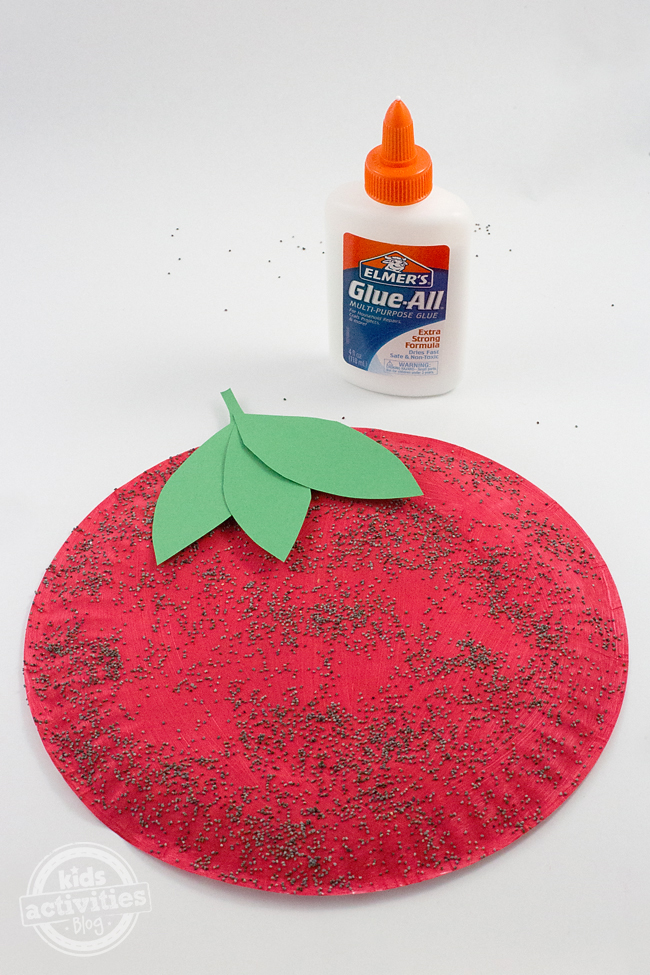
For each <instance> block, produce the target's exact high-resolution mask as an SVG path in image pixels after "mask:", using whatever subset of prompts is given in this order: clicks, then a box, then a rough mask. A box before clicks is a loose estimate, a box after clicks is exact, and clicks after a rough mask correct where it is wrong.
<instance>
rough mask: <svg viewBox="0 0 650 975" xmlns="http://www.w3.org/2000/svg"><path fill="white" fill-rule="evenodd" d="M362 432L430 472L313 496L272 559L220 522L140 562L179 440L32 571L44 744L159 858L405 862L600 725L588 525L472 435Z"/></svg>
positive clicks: (611, 705) (227, 863)
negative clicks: (396, 489) (443, 438)
mask: <svg viewBox="0 0 650 975" xmlns="http://www.w3.org/2000/svg"><path fill="white" fill-rule="evenodd" d="M365 432H369V433H370V435H371V436H374V437H375V438H376V439H378V440H379V441H380V442H381V443H383V444H384V445H385V446H387V447H389V448H390V449H391V450H394V451H395V452H396V453H397V454H398V455H399V456H400V457H401V458H402V459H403V460H404V462H405V463H406V464H407V465H408V466H409V467H410V469H411V470H412V472H413V474H414V475H415V477H416V478H417V479H418V481H419V483H420V485H421V486H422V488H423V490H424V496H423V497H419V498H413V499H406V500H399V501H381V502H368V501H354V500H348V499H342V498H335V497H330V496H328V495H323V494H315V495H314V500H313V504H312V507H311V509H310V511H309V513H308V515H307V519H306V521H305V524H304V526H303V529H302V531H301V533H300V536H299V539H298V542H297V544H296V546H295V548H294V550H293V552H292V553H291V555H290V556H289V558H288V560H287V562H286V563H284V564H283V563H281V562H279V561H277V560H276V559H274V558H273V557H272V556H269V555H267V554H266V553H265V552H263V551H262V550H261V549H259V548H258V547H257V546H256V545H255V544H254V543H253V542H251V541H250V539H248V538H247V537H246V536H245V535H244V534H243V532H242V531H241V529H240V528H239V527H237V526H236V525H235V524H234V523H232V522H228V523H226V524H225V525H223V526H221V527H219V528H217V529H215V530H214V531H213V532H211V533H210V534H209V535H208V536H206V537H205V538H203V539H202V540H201V541H200V542H198V543H197V544H195V545H192V546H190V547H189V548H188V549H187V550H185V551H184V552H182V553H180V554H179V555H177V556H175V557H174V558H173V559H170V560H169V561H168V562H167V563H165V564H163V565H162V566H156V564H155V560H154V556H153V550H152V546H151V540H150V532H151V519H152V517H153V509H154V505H155V502H156V498H157V496H158V493H159V491H160V488H161V486H162V484H163V482H164V480H165V479H166V478H167V477H168V476H169V475H170V473H171V472H172V471H173V470H174V469H175V468H176V467H177V466H178V464H179V463H180V462H181V461H182V460H184V458H185V456H186V455H185V454H184V455H181V456H179V457H176V458H174V459H172V460H170V461H165V462H164V463H162V464H160V465H159V466H157V467H155V468H153V469H152V470H150V471H147V472H146V473H144V474H142V475H141V476H140V477H137V478H135V480H133V481H131V482H130V483H129V484H127V485H125V486H124V487H123V488H120V489H119V490H117V491H116V492H115V493H114V494H112V495H111V496H110V497H109V498H107V500H106V501H104V502H103V503H102V504H100V505H99V507H98V508H96V509H95V510H94V511H93V512H92V513H91V514H90V515H89V516H88V517H87V518H86V519H85V520H84V521H83V522H82V523H81V525H79V527H78V528H76V529H75V530H74V531H73V532H72V534H71V536H70V538H69V539H68V541H67V542H66V543H65V545H64V546H63V548H62V549H61V551H60V552H59V553H58V555H57V556H56V558H55V560H54V562H53V563H52V565H51V566H50V567H49V569H48V570H47V572H46V574H45V577H44V579H43V582H42V583H41V586H40V589H39V591H38V593H37V595H36V598H35V600H34V605H33V608H32V612H31V616H30V620H29V626H28V631H27V641H26V665H25V666H26V669H25V673H26V679H27V690H28V697H29V704H30V707H31V709H32V712H33V715H34V720H35V721H36V723H37V725H38V729H39V732H40V734H41V737H42V739H43V742H44V744H45V747H46V748H47V750H48V752H49V753H50V756H51V758H52V760H53V761H54V763H55V764H56V766H57V767H58V768H59V770H60V771H61V773H62V774H63V775H64V776H65V778H66V780H67V781H68V783H69V784H70V786H71V787H72V788H73V789H75V791H76V792H77V794H78V795H79V797H80V798H81V800H82V801H83V802H84V803H85V804H86V806H88V808H89V809H91V810H92V812H93V813H94V814H95V815H96V816H97V817H98V818H99V819H100V820H101V821H102V822H104V823H105V824H106V825H107V826H109V827H110V828H111V829H112V830H114V831H115V832H116V833H118V834H119V835H120V836H122V837H124V838H125V839H126V840H128V841H129V842H131V843H133V844H135V845H136V846H138V847H139V848H140V849H142V850H145V851H147V852H148V853H151V854H153V855H154V856H156V857H159V858H160V859H162V860H165V861H166V862H168V863H172V864H175V865H177V866H179V867H182V868H183V869H186V870H191V871H195V872H197V873H201V874H205V875H206V876H208V877H213V878H217V879H219V880H223V881H227V882H231V883H237V884H240V885H244V886H250V887H258V888H261V889H265V890H273V891H286V892H289V893H301V894H342V893H355V892H366V891H373V890H382V889H386V888H390V887H396V886H400V885H403V884H410V883H415V882H417V881H420V880H423V879H426V878H430V877H435V876H438V875H439V874H443V873H445V872H447V871H450V870H455V869H456V868H458V867H463V866H466V865H467V864H471V863H474V862H475V861H477V860H479V859H481V858H482V857H485V856H487V855H488V854H490V853H492V852H494V851H495V850H499V849H501V848H502V847H504V846H506V845H507V844H509V843H511V842H512V841H513V840H515V839H517V838H518V837H520V836H521V835H522V834H523V833H525V832H527V831H528V830H529V829H531V828H532V827H533V826H535V825H536V824H538V823H540V822H541V821H542V820H543V819H544V818H545V817H546V816H548V815H549V814H550V813H551V812H552V811H553V810H554V809H555V808H556V807H557V806H559V805H560V804H561V803H562V802H563V801H564V800H565V799H566V798H567V797H568V796H569V795H570V794H571V792H572V791H573V790H574V789H575V788H576V787H577V785H578V784H579V783H580V782H581V781H582V779H583V778H584V777H585V775H586V774H587V772H588V771H589V770H590V768H591V767H592V765H593V764H594V762H595V761H596V759H597V758H598V756H599V755H600V753H601V751H602V748H603V746H604V745H605V743H606V741H607V739H608V737H609V735H610V733H611V731H612V728H613V726H614V723H615V721H616V717H617V715H618V711H619V709H620V706H621V702H622V697H623V690H624V683H625V672H626V661H627V647H626V634H625V623H624V618H623V612H622V609H621V606H620V602H619V599H618V596H617V593H616V589H615V587H614V584H613V582H612V579H611V577H610V575H609V572H608V570H607V568H606V566H605V565H604V563H603V561H602V559H601V557H600V556H599V554H598V552H597V551H596V550H595V548H594V546H593V545H592V543H591V542H590V541H589V539H588V538H587V537H586V535H585V534H584V532H583V531H582V530H581V529H580V527H579V526H578V525H577V524H576V523H575V522H574V521H573V519H572V518H571V517H570V516H569V515H568V514H567V513H566V512H565V511H563V510H562V508H560V507H559V506H558V505H557V504H556V503H555V502H553V501H552V500H551V499H550V498H549V497H548V496H547V495H545V494H544V493H543V492H542V491H540V490H538V489H537V488H536V487H534V486H533V485H532V484H530V483H529V482H527V481H525V480H523V479H522V478H521V477H519V476H518V475H517V474H514V473H513V472H511V471H509V470H507V469H505V468H503V467H501V466H499V465H498V464H496V463H494V462H493V461H491V460H488V459H487V458H485V457H481V456H479V455H477V454H474V453H471V452H470V451H468V450H464V449H462V448H460V447H455V446H452V445H450V444H445V443H441V442H439V441H435V440H426V439H423V438H417V437H412V436H406V435H400V434H392V433H383V432H381V431H365Z"/></svg>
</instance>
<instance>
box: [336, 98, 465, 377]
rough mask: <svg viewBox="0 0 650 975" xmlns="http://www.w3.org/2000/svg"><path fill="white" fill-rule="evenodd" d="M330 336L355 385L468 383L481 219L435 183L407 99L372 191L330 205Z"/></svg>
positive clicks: (339, 197) (370, 178) (378, 159)
mask: <svg viewBox="0 0 650 975" xmlns="http://www.w3.org/2000/svg"><path fill="white" fill-rule="evenodd" d="M326 221H327V259H328V279H329V280H328V292H329V293H328V299H329V319H330V340H331V348H332V354H333V356H334V358H335V361H336V363H337V366H338V369H339V371H340V372H341V374H342V375H343V376H344V378H345V379H347V380H348V381H349V382H351V383H355V384H356V385H357V386H363V387H365V388H366V389H372V390H375V391H376V392H380V393H393V394H394V395H397V396H434V395H436V394H439V393H447V392H449V390H450V389H453V388H454V386H455V385H456V383H457V382H458V380H459V378H460V371H461V364H462V354H463V341H464V332H465V319H466V304H467V273H468V263H469V260H468V258H469V254H468V250H469V242H470V233H471V215H470V212H469V209H468V207H467V205H466V204H465V203H463V201H462V200H460V199H459V198H458V197H457V196H454V195H453V194H452V193H448V192H447V191H446V190H442V189H440V188H439V187H437V186H436V187H435V188H434V186H433V166H432V164H431V157H430V156H429V153H428V152H426V150H424V149H422V148H421V147H420V146H416V145H415V141H414V136H413V121H412V119H411V114H410V112H409V110H408V108H407V107H406V105H405V104H404V102H402V101H400V100H399V99H398V100H397V101H394V102H393V104H392V105H391V106H390V108H389V109H388V112H387V113H386V118H385V119H384V130H383V138H382V144H381V145H380V146H377V147H376V148H375V149H373V150H372V151H371V152H370V153H369V154H368V157H367V159H366V172H365V185H364V184H363V183H361V182H358V183H348V184H346V185H345V186H341V187H340V188H339V189H338V190H336V191H335V192H334V193H333V194H332V195H331V196H330V197H329V199H328V201H327V208H326Z"/></svg>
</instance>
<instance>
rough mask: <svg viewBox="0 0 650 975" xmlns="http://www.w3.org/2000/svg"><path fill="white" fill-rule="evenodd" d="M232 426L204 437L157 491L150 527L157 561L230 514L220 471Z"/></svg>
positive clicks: (178, 550)
mask: <svg viewBox="0 0 650 975" xmlns="http://www.w3.org/2000/svg"><path fill="white" fill-rule="evenodd" d="M233 429H234V427H233V426H232V425H229V426H227V427H224V428H223V430H219V432H218V433H215V435H214V436H213V437H210V439H209V440H206V442H205V443H204V444H203V445H202V446H201V447H199V448H198V449H197V450H195V451H194V453H192V454H190V456H189V457H188V458H187V460H186V461H184V462H183V463H182V464H181V466H180V467H179V468H177V470H175V471H174V473H173V474H172V476H171V477H170V478H169V480H168V481H167V482H166V484H165V485H164V487H163V489H162V491H161V492H160V495H159V497H158V501H157V502H156V510H155V512H154V517H153V527H152V538H153V547H154V552H155V554H156V562H157V563H158V565H160V563H161V562H164V561H165V560H166V559H169V558H171V556H172V555H176V553H177V552H180V551H181V549H184V548H185V547H186V546H187V545H191V543H192V542H196V541H197V540H198V539H199V538H202V537H203V535H206V534H207V533H208V532H209V531H212V529H213V528H216V527H217V525H220V524H221V523H222V522H223V521H225V520H226V519H227V518H229V517H230V509H229V508H228V505H227V504H226V499H225V497H224V493H223V471H224V465H225V459H226V448H227V447H228V440H229V439H230V434H231V431H232V430H233ZM235 434H237V431H236V429H235ZM237 439H239V435H237Z"/></svg>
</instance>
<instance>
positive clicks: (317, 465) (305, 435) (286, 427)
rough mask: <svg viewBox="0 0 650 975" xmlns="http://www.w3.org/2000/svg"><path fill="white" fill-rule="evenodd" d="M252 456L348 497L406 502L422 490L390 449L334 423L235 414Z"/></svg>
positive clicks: (285, 474) (281, 471)
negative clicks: (403, 500)
mask: <svg viewBox="0 0 650 975" xmlns="http://www.w3.org/2000/svg"><path fill="white" fill-rule="evenodd" d="M232 416H233V419H234V421H235V422H236V424H237V428H238V430H239V433H240V434H241V438H242V440H243V441H244V443H245V445H246V446H247V447H248V449H249V450H250V451H252V453H254V454H255V455H256V457H259V459H260V460H261V461H262V462H263V463H264V464H266V466H267V467H270V468H271V469H272V470H274V471H276V472H277V473H278V474H281V475H282V476H283V477H286V478H288V479H289V480H291V481H296V482H297V483H299V484H304V485H306V486H308V487H310V488H312V489H313V490H315V491H325V492H326V493H327V494H338V495H342V496H343V497H346V498H407V497H416V496H417V495H420V494H422V491H421V489H420V487H419V485H418V483H417V481H416V480H415V478H414V477H413V475H412V474H411V472H410V471H409V469H408V468H407V467H406V466H405V465H404V464H403V463H402V461H401V460H400V459H399V457H397V456H396V455H395V454H394V453H392V451H390V450H387V449H386V447H382V445H381V444H378V443H377V442H376V441H375V440H372V439H371V438H370V437H367V436H366V435H365V434H364V433H360V432H359V431H358V430H353V429H352V428H351V427H346V426H345V424H343V423H339V422H337V421H336V420H320V419H316V418H313V417H307V416H261V415H259V414H255V413H237V412H232Z"/></svg>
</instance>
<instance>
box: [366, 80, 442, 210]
mask: <svg viewBox="0 0 650 975" xmlns="http://www.w3.org/2000/svg"><path fill="white" fill-rule="evenodd" d="M365 186H366V193H367V194H368V196H371V197H372V199H373V200H377V202H378V203H387V204H388V205H389V206H394V207H403V206H408V204H410V203H419V202H420V200H424V199H425V197H427V196H428V195H429V193H430V192H431V190H432V189H433V165H432V163H431V156H430V155H429V153H428V152H427V151H426V149H423V148H422V147H421V146H416V144H415V139H414V136H413V119H412V118H411V113H410V112H409V110H408V108H407V107H406V105H405V104H404V102H403V101H400V99H399V98H398V99H396V100H395V101H394V102H393V104H392V105H391V106H390V108H389V109H388V111H387V112H386V118H385V119H384V131H383V135H382V140H381V145H380V146H376V147H375V148H374V149H371V150H370V152H369V153H368V156H367V158H366V178H365Z"/></svg>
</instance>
